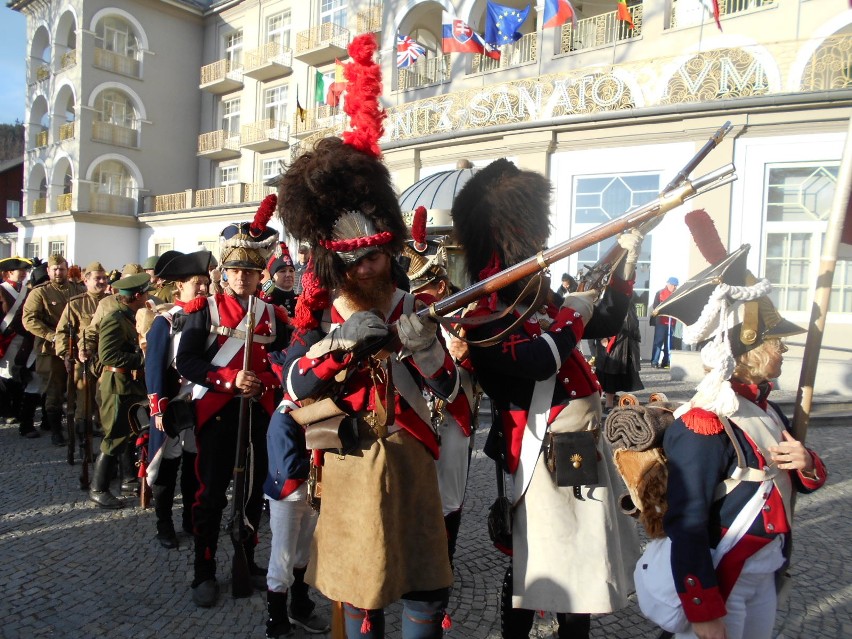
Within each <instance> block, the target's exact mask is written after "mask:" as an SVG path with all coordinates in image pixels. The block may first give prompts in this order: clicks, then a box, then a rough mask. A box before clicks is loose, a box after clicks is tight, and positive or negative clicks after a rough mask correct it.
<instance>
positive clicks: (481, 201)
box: [452, 159, 552, 302]
mask: <svg viewBox="0 0 852 639" xmlns="http://www.w3.org/2000/svg"><path fill="white" fill-rule="evenodd" d="M551 190H552V187H551V184H550V180H548V179H547V178H546V177H544V176H543V175H541V174H540V173H535V172H533V171H523V170H521V169H519V168H518V167H516V166H515V165H514V164H513V163H512V162H510V161H508V160H506V159H500V160H496V161H494V162H492V163H491V164H489V165H488V166H486V167H485V168H484V169H481V170H480V171H478V172H477V173H476V174H475V175H474V176H473V177H472V178H470V180H469V181H468V182H467V184H465V185H464V188H462V190H461V192H460V193H459V194H458V195H457V196H456V199H455V202H454V203H453V209H452V216H453V228H454V229H455V233H456V239H457V240H458V241H459V243H460V244H461V245H462V246H463V247H464V254H465V266H466V268H467V272H468V275H469V276H470V278H471V281H474V282H478V281H481V280H483V279H485V278H487V277H490V276H491V275H493V274H494V273H496V272H498V271H500V270H502V269H504V268H506V267H509V266H514V265H515V264H517V263H519V262H522V261H524V260H525V259H527V258H530V257H532V256H533V255H535V254H536V253H537V252H538V251H540V250H541V249H543V248H545V246H546V244H547V239H548V238H549V237H550V193H551ZM526 283H527V281H526V280H522V281H520V282H516V283H514V284H511V285H509V286H507V287H505V288H503V289H502V290H501V291H500V292H499V293H498V295H499V297H500V299H502V300H503V301H506V302H511V301H512V300H514V299H515V298H516V297H517V296H518V295H519V294H520V292H521V291H522V290H523V287H524V286H525V285H526Z"/></svg>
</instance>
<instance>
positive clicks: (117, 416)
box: [98, 304, 147, 455]
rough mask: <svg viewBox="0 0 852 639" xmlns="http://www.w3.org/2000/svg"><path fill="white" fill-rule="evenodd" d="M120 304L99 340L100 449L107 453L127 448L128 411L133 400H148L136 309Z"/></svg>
mask: <svg viewBox="0 0 852 639" xmlns="http://www.w3.org/2000/svg"><path fill="white" fill-rule="evenodd" d="M120 306H121V308H120V310H118V311H115V312H113V313H111V314H109V315H107V316H106V317H105V318H104V319H103V320H102V321H101V324H100V331H99V333H100V340H99V341H98V357H99V360H100V363H101V364H102V365H103V367H104V369H103V373H102V374H101V379H100V383H99V384H98V397H99V398H100V405H101V425H102V427H103V429H104V439H103V441H102V442H101V452H104V453H106V454H107V455H115V454H117V453H118V452H120V451H121V450H122V449H123V448H124V446H125V444H126V443H127V442H128V440H129V438H130V420H129V417H128V412H129V411H130V410H131V407H132V406H133V405H134V404H136V403H140V402H145V401H146V400H147V393H146V392H145V382H144V375H143V374H142V371H141V368H142V363H143V356H142V350H141V349H140V348H139V335H138V333H137V332H136V325H135V323H134V315H133V311H131V310H130V309H129V308H128V307H127V306H125V305H123V304H121V305H120ZM110 368H118V369H122V371H111V370H109V369H110ZM134 371H135V372H136V375H135V377H136V379H134V375H133V373H134Z"/></svg>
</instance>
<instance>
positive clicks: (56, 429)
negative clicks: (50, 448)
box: [45, 412, 65, 446]
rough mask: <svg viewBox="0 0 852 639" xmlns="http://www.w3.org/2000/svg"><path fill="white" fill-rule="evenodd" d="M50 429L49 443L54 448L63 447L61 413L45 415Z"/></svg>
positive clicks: (63, 437)
mask: <svg viewBox="0 0 852 639" xmlns="http://www.w3.org/2000/svg"><path fill="white" fill-rule="evenodd" d="M45 421H47V423H48V426H49V427H50V443H51V444H53V445H54V446H65V436H64V435H63V434H62V413H54V412H49V413H47V414H46V415H45Z"/></svg>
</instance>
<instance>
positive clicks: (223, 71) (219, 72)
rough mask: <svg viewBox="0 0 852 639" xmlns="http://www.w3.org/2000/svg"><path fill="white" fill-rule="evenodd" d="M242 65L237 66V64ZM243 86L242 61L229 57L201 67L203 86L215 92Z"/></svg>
mask: <svg viewBox="0 0 852 639" xmlns="http://www.w3.org/2000/svg"><path fill="white" fill-rule="evenodd" d="M238 64H239V65H240V66H237V65H238ZM242 86H243V68H242V66H241V63H236V62H233V61H232V60H230V59H228V58H223V59H221V60H216V62H212V63H210V64H207V65H204V66H203V67H201V88H202V89H204V90H206V91H211V92H213V93H227V92H228V91H235V90H236V89H239V88H241V87H242Z"/></svg>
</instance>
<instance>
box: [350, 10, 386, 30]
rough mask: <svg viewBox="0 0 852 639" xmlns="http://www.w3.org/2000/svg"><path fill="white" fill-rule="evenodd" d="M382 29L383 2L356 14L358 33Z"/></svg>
mask: <svg viewBox="0 0 852 639" xmlns="http://www.w3.org/2000/svg"><path fill="white" fill-rule="evenodd" d="M381 30H382V3H381V2H380V3H378V4H377V5H376V6H374V7H370V8H369V9H364V10H362V11H359V12H358V13H357V14H356V15H355V31H356V33H378V32H379V31H381Z"/></svg>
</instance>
